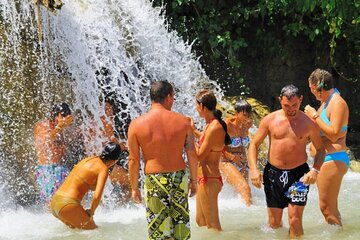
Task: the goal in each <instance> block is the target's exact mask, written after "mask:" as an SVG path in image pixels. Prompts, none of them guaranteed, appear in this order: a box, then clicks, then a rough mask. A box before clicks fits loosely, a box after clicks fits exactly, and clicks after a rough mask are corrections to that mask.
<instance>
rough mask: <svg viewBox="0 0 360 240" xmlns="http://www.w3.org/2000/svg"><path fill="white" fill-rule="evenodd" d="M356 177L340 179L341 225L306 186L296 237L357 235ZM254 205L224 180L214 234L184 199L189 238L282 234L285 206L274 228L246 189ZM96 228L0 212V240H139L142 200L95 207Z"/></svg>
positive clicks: (259, 199)
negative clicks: (200, 223)
mask: <svg viewBox="0 0 360 240" xmlns="http://www.w3.org/2000/svg"><path fill="white" fill-rule="evenodd" d="M359 180H360V174H359V173H353V172H351V171H349V172H348V173H347V174H346V175H345V178H344V181H343V185H342V189H341V193H340V198H339V209H340V211H341V214H342V218H343V224H344V227H343V229H342V230H339V229H338V228H337V227H334V226H330V225H328V224H326V223H325V221H324V219H323V216H322V214H321V212H320V210H319V207H318V195H317V188H316V186H312V187H311V189H310V193H309V200H308V204H307V206H306V208H305V211H304V219H303V225H304V231H305V235H304V236H303V238H302V239H320V238H321V239H360V231H359V230H360V226H359V225H360V204H359V201H360V189H359V187H358V184H359ZM252 193H253V201H254V204H253V205H252V206H251V207H246V206H245V204H244V203H243V202H242V201H241V200H239V199H240V198H239V196H237V195H236V194H234V193H233V191H232V189H231V188H230V187H229V185H227V184H225V185H224V188H223V190H222V192H221V193H220V199H219V205H220V207H219V211H220V221H221V224H222V227H223V230H224V231H223V232H221V233H215V232H212V231H209V230H207V229H205V228H199V227H198V226H196V222H195V199H194V198H192V199H191V200H190V215H191V228H192V239H198V240H201V239H207V240H217V239H224V240H230V239H288V226H289V225H288V223H287V210H284V214H283V223H284V227H283V228H281V229H278V230H272V229H269V228H268V227H267V226H266V220H267V213H266V203H265V196H264V192H263V189H261V190H258V189H252ZM94 219H95V222H96V223H97V225H98V228H97V229H96V230H93V231H81V230H73V229H70V228H68V227H66V226H65V225H64V224H63V223H62V222H60V221H59V220H58V219H56V218H55V217H53V216H52V215H51V214H50V213H48V212H46V211H43V210H36V209H31V208H30V209H16V210H14V209H11V207H9V208H7V209H2V210H1V211H0V239H34V240H35V239H52V240H55V239H69V240H70V239H71V240H81V239H90V238H91V239H106V240H111V239H114V240H115V239H116V240H120V239H121V240H127V239H128V240H142V239H146V238H147V232H146V220H145V208H144V206H143V205H137V206H134V205H132V204H129V205H128V206H118V207H114V206H112V207H105V206H100V207H99V208H98V210H97V212H96V214H95V216H94Z"/></svg>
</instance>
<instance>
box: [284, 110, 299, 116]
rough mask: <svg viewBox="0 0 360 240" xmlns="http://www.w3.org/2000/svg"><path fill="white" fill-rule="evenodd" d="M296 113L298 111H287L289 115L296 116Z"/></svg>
mask: <svg viewBox="0 0 360 240" xmlns="http://www.w3.org/2000/svg"><path fill="white" fill-rule="evenodd" d="M296 113H297V111H291V112H286V115H288V116H289V117H295V116H296Z"/></svg>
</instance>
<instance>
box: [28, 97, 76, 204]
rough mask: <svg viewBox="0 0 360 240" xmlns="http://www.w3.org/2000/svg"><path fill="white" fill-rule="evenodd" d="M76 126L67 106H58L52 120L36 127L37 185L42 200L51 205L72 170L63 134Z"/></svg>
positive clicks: (54, 109)
mask: <svg viewBox="0 0 360 240" xmlns="http://www.w3.org/2000/svg"><path fill="white" fill-rule="evenodd" d="M72 122H73V117H72V115H71V110H70V108H69V105H68V104H66V103H61V104H57V105H55V106H54V107H53V109H52V111H51V116H50V119H46V120H43V121H40V122H37V123H36V124H35V126H34V139H35V151H36V154H37V158H38V161H37V166H36V168H35V170H36V182H37V184H38V186H39V191H40V200H41V201H43V202H45V203H49V202H50V200H51V197H52V196H53V194H54V193H55V192H56V190H57V189H58V188H59V186H60V185H61V184H62V182H63V181H64V180H65V178H66V176H67V175H68V174H69V172H70V169H69V168H68V167H67V166H66V165H65V164H64V159H63V158H64V155H65V141H64V135H63V131H64V130H65V129H66V128H67V127H68V126H69V125H70V124H71V123H72Z"/></svg>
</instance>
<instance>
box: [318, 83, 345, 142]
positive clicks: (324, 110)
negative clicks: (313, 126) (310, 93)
mask: <svg viewBox="0 0 360 240" xmlns="http://www.w3.org/2000/svg"><path fill="white" fill-rule="evenodd" d="M335 93H337V94H340V92H339V91H338V90H337V89H336V88H335V89H334V92H333V93H332V94H331V95H330V97H329V99H328V100H327V101H326V103H325V105H324V108H323V110H322V111H321V114H320V119H321V120H322V121H323V122H324V123H325V124H326V125H328V126H330V119H328V117H327V114H326V109H327V107H328V105H329V103H330V100H331V99H332V97H333V96H334V94H335ZM347 128H348V126H347V125H345V126H342V127H341V131H342V132H346V131H347ZM320 136H325V134H324V133H323V132H320Z"/></svg>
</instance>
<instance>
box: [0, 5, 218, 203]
mask: <svg viewBox="0 0 360 240" xmlns="http://www.w3.org/2000/svg"><path fill="white" fill-rule="evenodd" d="M63 2H64V3H65V5H64V6H63V7H62V9H61V11H58V13H57V15H56V16H55V15H54V14H52V13H49V12H47V11H46V10H45V8H43V7H41V8H40V14H39V19H40V22H41V31H42V33H43V41H42V42H39V41H38V38H37V26H36V21H35V20H36V19H35V15H36V11H35V9H34V4H33V1H32V0H28V1H15V2H11V1H10V2H9V1H7V0H1V1H0V13H1V20H2V22H3V23H4V24H3V25H1V29H0V33H1V34H0V35H1V41H0V44H1V45H0V46H1V48H0V49H1V50H0V56H1V58H0V59H1V62H0V66H1V68H0V74H1V76H2V78H3V79H2V81H1V83H0V91H1V92H2V93H4V94H2V95H1V96H0V103H1V106H0V108H1V113H2V114H1V122H2V123H3V124H1V126H0V133H1V132H3V133H4V134H3V136H4V137H3V139H2V141H1V142H2V144H1V149H0V151H1V152H3V153H4V155H5V156H6V157H5V158H6V159H13V161H11V163H9V166H4V167H3V168H4V171H6V172H8V171H14V175H18V173H19V172H21V173H22V174H21V175H22V176H26V178H25V179H23V180H22V182H23V183H22V184H23V185H24V183H25V184H27V183H28V182H33V181H34V179H33V178H34V177H33V175H34V174H33V166H34V165H35V163H36V155H35V153H34V146H33V136H32V129H33V125H34V123H35V122H37V121H39V120H41V119H43V118H44V117H49V112H50V109H51V108H52V106H53V105H54V104H55V103H58V102H68V103H69V104H70V105H71V106H72V109H73V110H75V111H74V112H75V115H76V122H77V127H78V128H79V129H80V131H81V133H80V135H81V136H82V141H83V143H84V144H83V143H82V142H80V143H77V142H76V141H78V140H79V136H78V135H79V134H78V132H79V131H78V130H76V129H74V127H73V129H70V131H66V132H65V135H66V140H67V143H68V144H67V145H74V146H81V145H82V144H83V145H86V154H88V155H90V154H98V153H99V151H100V150H101V145H102V144H101V143H102V142H103V139H102V138H104V136H102V132H101V130H100V126H101V124H102V123H101V121H100V116H102V115H104V100H105V99H109V98H111V99H112V100H114V101H115V102H116V103H117V105H118V107H117V110H118V111H117V112H116V119H117V126H118V132H119V135H120V136H122V137H123V138H126V131H127V126H128V124H129V121H130V120H131V119H133V118H136V117H137V116H139V115H140V114H142V113H144V112H146V111H147V109H148V108H149V106H150V99H149V93H148V92H149V91H148V90H149V85H150V83H151V82H152V81H155V80H168V81H170V82H172V83H173V85H174V87H175V89H176V95H177V96H176V98H177V100H176V102H175V105H174V110H175V111H178V112H181V113H183V114H186V115H189V116H192V117H194V118H195V119H198V117H197V114H195V113H196V111H195V108H194V104H193V102H194V94H195V92H196V91H197V90H198V89H199V88H201V87H202V86H203V85H204V84H207V85H208V86H210V87H211V88H213V89H214V91H215V92H216V93H217V95H218V96H220V97H221V96H222V93H221V91H220V88H219V87H218V86H217V85H216V84H215V83H213V82H212V81H210V80H209V79H208V77H207V76H206V74H205V72H204V70H203V69H202V67H201V66H200V64H199V62H198V60H197V59H196V58H195V57H194V56H193V54H192V53H191V46H190V45H188V44H186V43H184V42H183V41H182V40H181V39H180V38H179V37H178V36H177V35H176V33H175V32H169V31H168V29H167V28H166V25H165V24H164V21H165V20H164V18H163V17H162V16H160V10H161V9H153V8H152V7H151V3H150V2H148V1H141V0H136V1H131V0H128V1H124V0H122V1H110V0H109V1H97V0H89V1H81V0H78V1H63ZM89 128H93V129H94V130H95V135H96V139H95V140H94V137H93V136H90V134H89V131H88V129H89ZM76 134H78V135H76ZM68 152H69V153H68V157H67V158H68V159H69V161H73V162H76V161H77V160H79V159H80V156H82V155H83V154H82V153H81V151H80V153H79V147H78V148H73V149H70V150H69V149H68ZM84 154H85V153H84ZM13 162H15V163H16V165H18V166H17V167H16V169H15V170H11V165H12V164H14V163H13ZM16 185H17V186H20V185H21V184H16ZM14 189H16V190H15V192H23V194H24V195H25V196H24V198H25V199H24V200H23V201H22V202H26V201H28V200H30V199H29V198H33V196H28V195H29V194H28V193H27V192H26V189H20V188H15V187H14Z"/></svg>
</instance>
